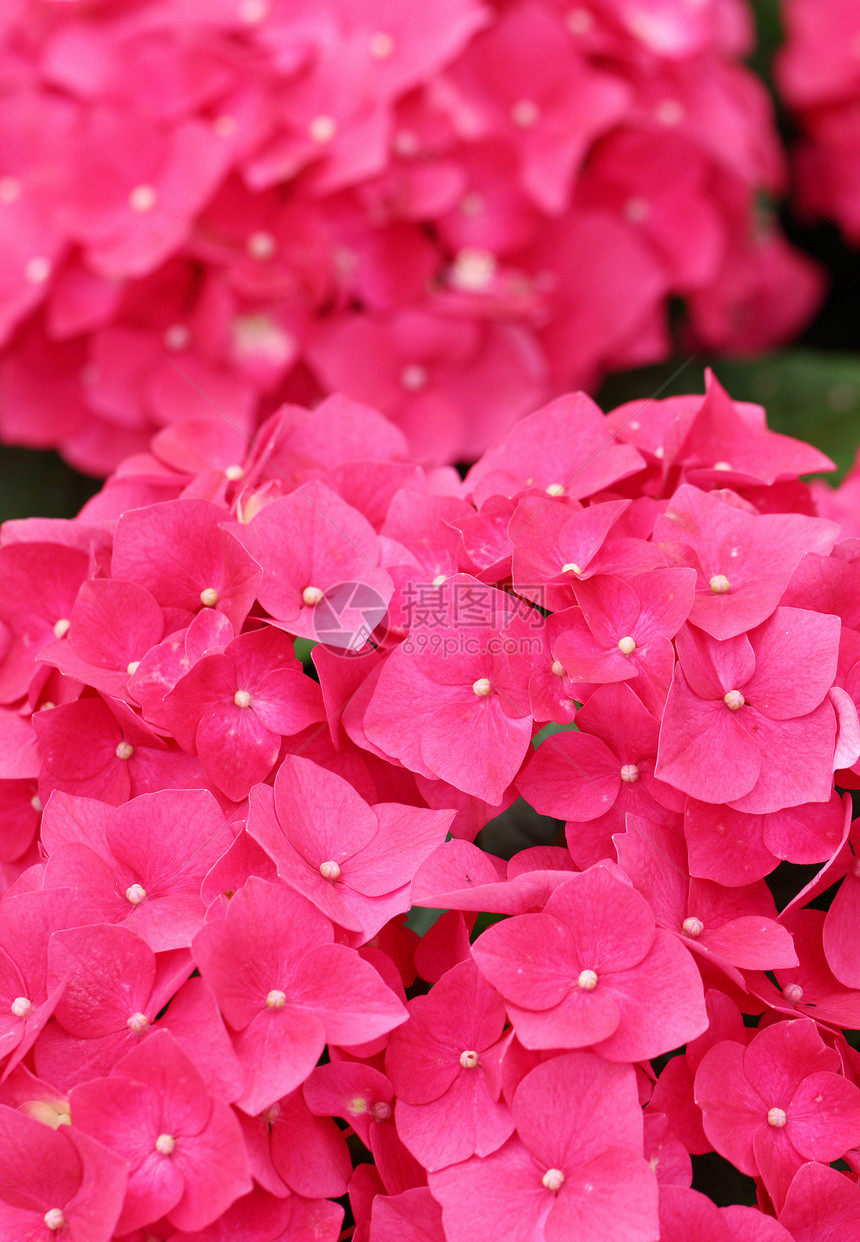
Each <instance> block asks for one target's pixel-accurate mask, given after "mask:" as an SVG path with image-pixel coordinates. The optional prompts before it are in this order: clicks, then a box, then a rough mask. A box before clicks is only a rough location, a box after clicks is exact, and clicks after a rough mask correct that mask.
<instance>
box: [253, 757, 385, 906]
mask: <svg viewBox="0 0 860 1242" xmlns="http://www.w3.org/2000/svg"><path fill="white" fill-rule="evenodd" d="M275 809H276V811H277V815H278V819H279V820H280V823H281V825H282V831H283V832H284V834H285V836H286V837H287V838H288V839H289V840H290V841H291V842H292V844H293V846H294V847H295V849H296V850H297V851H298V853H299V854H301V856H302V857H303V858H305V859H307V861H308V862H315V863H316V865H317V866H319V864H320V863H321V862H325V861H327V860H331V861H332V862H337V863H342V862H343V861H344V859H346V858H349V857H351V856H352V855H353V854H356V853H358V851H359V850H361V849H363V848H364V847H365V846H366V845H368V844H369V843H370V842H371V841H372V839H373V837H374V835H375V834H376V831H377V828H378V824H377V819H376V816H375V815H374V813H373V811H371V809H370V807H369V806H368V805H367V803H366V802H365V801H364V799H363V798H362V797H361V795H360V794H358V793H356V791H355V789H354V788H353V787H352V785H350V784H349V782H348V781H346V780H344V778H343V777H342V776H338V775H337V774H336V773H335V772H330V771H327V770H326V769H325V768H322V767H320V766H319V764H316V763H312V762H311V760H310V759H303V758H301V757H300V756H295V757H292V758H289V759H287V761H286V762H285V763H283V764H282V765H281V767H280V768H279V769H278V774H277V776H276V778H275ZM273 857H275V856H274V855H273ZM275 861H276V862H277V861H278V859H277V857H275ZM392 887H396V885H392ZM387 891H390V889H389V890H387Z"/></svg>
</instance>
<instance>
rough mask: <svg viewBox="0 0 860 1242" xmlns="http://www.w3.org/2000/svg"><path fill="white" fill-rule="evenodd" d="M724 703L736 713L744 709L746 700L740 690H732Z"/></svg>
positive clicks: (724, 697)
mask: <svg viewBox="0 0 860 1242" xmlns="http://www.w3.org/2000/svg"><path fill="white" fill-rule="evenodd" d="M723 702H724V703H725V705H726V707H727V708H728V709H729V711H730V712H736V711H739V710H740V708H742V707H743V705H744V703H745V702H746V699H745V698H744V696H743V695H742V694H741V692H740V690H730V691H729V692H728V694H726V695H724V696H723Z"/></svg>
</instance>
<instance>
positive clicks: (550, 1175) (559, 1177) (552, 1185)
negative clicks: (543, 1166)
mask: <svg viewBox="0 0 860 1242" xmlns="http://www.w3.org/2000/svg"><path fill="white" fill-rule="evenodd" d="M540 1180H541V1183H542V1185H544V1186H545V1187H546V1188H547V1190H551V1191H552V1192H553V1193H554V1194H558V1192H559V1191H560V1190H561V1188H562V1185H563V1184H564V1174H563V1173H562V1171H561V1169H547V1171H546V1173H544V1175H543V1177H542V1178H541V1179H540Z"/></svg>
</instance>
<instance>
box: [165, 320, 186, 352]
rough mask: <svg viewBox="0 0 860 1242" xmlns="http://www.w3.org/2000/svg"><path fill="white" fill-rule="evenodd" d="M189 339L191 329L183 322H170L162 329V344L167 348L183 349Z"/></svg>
mask: <svg viewBox="0 0 860 1242" xmlns="http://www.w3.org/2000/svg"><path fill="white" fill-rule="evenodd" d="M190 340H191V329H190V328H188V327H186V325H185V324H184V323H172V324H171V325H170V327H169V328H165V329H164V344H165V345H166V347H167V348H168V349H175V350H178V349H185V347H186V346H187V345H188V343H189V342H190Z"/></svg>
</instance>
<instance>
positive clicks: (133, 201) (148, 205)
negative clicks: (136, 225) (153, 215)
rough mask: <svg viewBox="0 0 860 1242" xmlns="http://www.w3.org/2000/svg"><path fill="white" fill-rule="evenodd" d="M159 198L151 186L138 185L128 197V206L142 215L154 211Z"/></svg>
mask: <svg viewBox="0 0 860 1242" xmlns="http://www.w3.org/2000/svg"><path fill="white" fill-rule="evenodd" d="M157 198H158V195H157V194H156V193H155V190H154V189H153V188H152V186H151V185H136V186H135V187H134V189H133V190H132V192H131V193H130V194H129V196H128V205H129V207H130V208H131V209H132V211H137V212H139V213H140V214H141V215H142V214H143V213H144V212H147V211H152V209H153V207H154V206H155V203H156V199H157Z"/></svg>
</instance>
